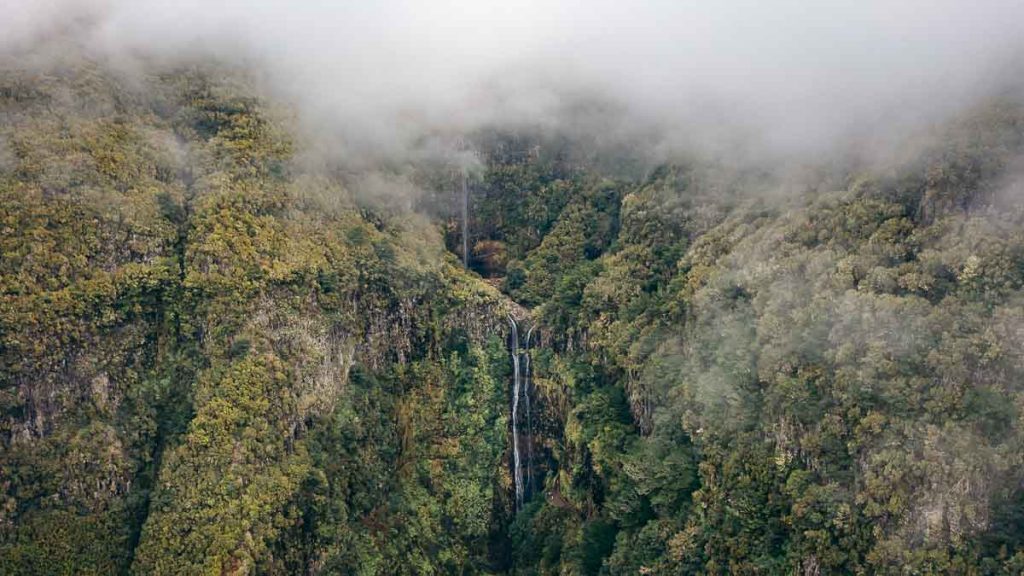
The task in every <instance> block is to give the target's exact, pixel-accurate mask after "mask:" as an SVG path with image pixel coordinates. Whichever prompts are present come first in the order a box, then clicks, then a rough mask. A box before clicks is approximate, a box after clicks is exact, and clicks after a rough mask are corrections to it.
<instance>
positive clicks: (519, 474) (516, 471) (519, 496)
mask: <svg viewBox="0 0 1024 576" xmlns="http://www.w3.org/2000/svg"><path fill="white" fill-rule="evenodd" d="M508 323H509V326H510V327H511V329H512V343H511V353H512V478H513V480H514V481H515V487H516V510H521V509H522V507H523V467H522V462H521V459H520V455H519V394H520V384H521V380H520V377H519V376H520V374H519V326H517V325H516V320H515V318H513V317H512V315H511V314H510V315H509V317H508Z"/></svg>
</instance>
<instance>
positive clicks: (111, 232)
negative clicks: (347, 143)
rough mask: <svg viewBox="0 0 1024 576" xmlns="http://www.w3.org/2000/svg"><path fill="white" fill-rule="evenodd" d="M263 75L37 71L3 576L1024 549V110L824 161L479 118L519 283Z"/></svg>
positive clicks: (12, 297) (973, 117)
mask: <svg viewBox="0 0 1024 576" xmlns="http://www.w3.org/2000/svg"><path fill="white" fill-rule="evenodd" d="M214 78H218V80H216V81H215V80H213V79H214ZM254 94H256V92H255V90H254V89H253V88H252V87H251V86H249V85H248V84H247V82H246V81H245V80H244V79H239V78H238V76H237V75H236V74H235V73H229V72H226V71H223V70H213V71H211V70H177V71H173V72H167V73H164V74H160V75H149V76H144V77H142V78H139V77H133V78H131V79H127V78H122V77H121V76H119V75H117V74H115V73H112V72H109V71H107V70H106V69H105V68H104V67H102V66H100V65H97V64H91V63H82V62H72V63H69V64H67V65H64V66H57V67H55V68H54V69H53V70H51V71H49V72H47V73H45V74H43V73H39V72H29V71H17V70H10V71H6V72H4V73H3V74H2V75H0V112H2V116H0V118H3V122H2V124H0V573H4V574H7V573H10V574H147V575H148V574H365V575H371V574H382V575H384V574H386V575H392V574H396V575H397V574H506V573H507V574H521V575H547V574H551V575H592V574H594V575H596V574H608V575H617V574H622V575H626V574H630V575H633V574H666V575H667V574H697V573H705V574H793V573H799V574H836V573H853V574H951V573H954V574H1019V573H1021V571H1024V507H1022V506H1021V503H1022V502H1024V492H1022V491H1021V486H1024V462H1022V458H1024V456H1022V454H1024V433H1022V426H1021V421H1022V418H1021V410H1022V409H1024V389H1022V388H1021V385H1020V382H1022V381H1024V298H1022V295H1024V234H1022V233H1021V232H1022V230H1024V210H1022V203H1021V200H1022V199H1021V197H1020V186H1019V180H1017V181H1016V184H1015V180H1014V178H1015V177H1016V178H1019V174H1018V172H1019V166H1016V165H1015V164H1014V162H1015V161H1017V159H1018V158H1019V157H1020V155H1021V154H1022V152H1024V110H1022V109H1021V108H1019V107H1018V106H1017V105H1015V104H1013V103H1009V102H1003V101H995V102H989V103H987V104H986V105H985V106H984V107H981V108H979V109H978V110H974V111H972V112H971V113H970V114H968V115H966V116H965V117H963V118H961V119H960V120H959V121H957V122H956V123H954V124H951V125H949V126H946V127H944V128H943V129H942V131H941V132H938V133H936V134H934V135H933V139H932V140H933V142H934V143H933V144H932V145H931V146H930V147H929V148H927V149H926V150H924V151H922V152H921V153H920V154H919V155H917V156H916V157H915V158H913V159H912V160H907V161H903V162H900V163H895V164H894V165H891V166H886V167H879V166H877V165H872V166H868V167H858V166H842V167H836V166H831V167H829V168H828V170H824V169H821V170H818V171H814V170H807V171H806V173H802V174H801V175H800V176H799V178H797V177H788V178H784V177H782V176H780V175H779V174H780V173H781V171H780V170H773V169H771V167H766V168H762V169H755V168H749V167H748V168H744V169H739V168H735V167H731V166H729V165H727V164H725V163H724V162H722V161H712V160H706V159H703V160H699V159H689V160H685V161H684V160H679V161H678V162H677V163H674V164H671V165H666V166H661V167H659V168H657V169H655V170H652V171H651V172H650V173H648V174H647V175H646V176H644V177H643V178H631V177H625V176H622V175H621V174H615V173H613V172H611V171H609V170H605V169H598V168H594V167H593V166H614V165H615V164H616V162H615V159H611V160H608V161H602V162H595V163H588V162H583V161H578V160H570V158H576V157H574V156H573V154H572V152H573V151H572V146H574V144H572V143H571V142H568V141H565V140H560V139H557V138H547V139H545V138H542V137H536V138H534V137H532V136H531V137H527V136H523V135H518V136H515V137H513V136H509V135H504V134H478V135H476V136H475V138H476V139H477V145H478V147H479V148H480V150H481V157H482V158H483V159H484V161H485V162H484V163H485V167H484V169H483V171H482V173H481V174H479V175H477V177H476V178H475V179H474V181H473V185H472V190H473V196H472V199H471V207H472V216H471V224H472V230H473V234H474V237H473V241H474V242H473V243H474V244H475V246H476V247H475V249H474V250H475V254H476V257H475V259H474V262H473V264H474V266H475V267H476V269H477V270H479V271H481V272H483V273H484V275H487V276H492V280H496V282H495V283H500V285H501V287H502V290H503V291H504V293H505V295H502V294H501V293H499V291H498V290H496V289H494V288H492V287H491V286H489V285H487V284H486V283H485V282H483V281H481V279H480V278H479V277H478V276H476V275H474V274H473V273H471V272H470V273H467V272H466V271H464V270H462V269H461V268H460V266H459V263H458V260H457V258H456V257H455V256H454V255H453V254H450V253H447V252H445V251H444V249H443V248H444V245H445V244H446V243H447V244H448V246H449V247H450V248H455V247H456V246H459V245H460V241H461V238H460V237H459V236H458V234H459V229H460V228H459V227H458V226H456V225H453V218H452V217H451V215H452V214H453V213H454V214H457V210H454V209H453V208H452V207H451V206H448V205H447V199H446V198H444V197H443V193H440V192H439V193H438V194H439V198H440V200H438V199H436V198H435V199H433V200H434V201H433V202H429V201H423V202H422V204H423V205H424V207H425V209H426V210H427V211H429V212H430V213H431V214H432V217H433V218H434V219H435V221H428V220H427V219H426V218H425V217H423V216H419V215H413V214H407V213H403V212H401V211H399V210H384V209H380V208H379V207H378V208H373V207H369V206H367V205H366V204H364V203H361V202H359V201H357V199H355V198H353V197H352V196H351V195H350V193H349V192H348V190H347V189H346V187H345V185H344V182H342V181H341V180H339V179H338V178H336V177H333V176H331V175H329V174H324V173H317V172H315V171H310V170H306V169H303V168H301V167H300V166H302V165H303V164H302V163H301V162H298V161H296V154H297V151H298V150H301V149H302V147H303V144H302V143H301V142H297V141H295V138H296V136H295V135H294V134H292V133H291V132H290V131H289V130H287V129H286V126H287V115H286V114H285V113H284V112H282V111H280V110H277V109H275V108H273V107H272V106H270V105H269V104H268V103H267V102H266V101H265V100H262V99H260V98H257V97H254V96H253V95H254ZM579 157H580V158H585V157H586V155H585V154H582V155H580V156H579ZM588 166H591V167H590V168H588ZM420 169H421V171H422V173H420V174H417V176H418V177H420V178H421V180H422V181H423V182H442V181H444V180H445V178H444V177H443V176H438V174H436V173H434V172H432V171H431V169H430V168H424V167H420ZM427 200H430V199H429V198H428V199H427ZM442 204H444V206H442ZM509 298H511V299H512V300H514V301H516V302H518V303H519V304H521V305H523V306H526V307H528V308H530V309H531V314H532V321H533V322H534V323H535V324H536V330H537V332H536V333H537V334H539V337H536V336H535V340H534V342H535V343H536V342H540V344H539V345H536V346H534V347H533V348H532V351H531V363H532V374H533V385H534V388H535V389H534V392H533V396H532V398H533V409H534V413H533V421H532V429H531V434H530V435H529V441H530V442H531V443H532V444H531V445H532V446H533V448H534V450H533V454H534V458H533V465H532V467H531V469H530V470H529V473H530V476H531V478H532V482H533V484H534V487H535V491H534V493H533V497H532V499H530V500H529V501H528V502H527V504H526V506H525V508H524V509H523V510H521V511H518V512H515V511H514V510H513V499H512V480H511V477H510V474H509V469H508V468H509V464H508V459H509V454H508V450H509V444H510V438H509V420H508V419H509V406H508V398H509V391H508V386H509V380H510V371H511V367H510V366H509V358H508V350H507V348H506V342H505V335H506V333H505V330H506V329H507V328H506V319H505V313H506V312H507V311H508V310H509V309H510V308H511V306H510V303H509V302H508V299H509Z"/></svg>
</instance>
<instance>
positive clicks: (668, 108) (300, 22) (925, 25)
mask: <svg viewBox="0 0 1024 576" xmlns="http://www.w3.org/2000/svg"><path fill="white" fill-rule="evenodd" d="M4 4H5V6H4V9H3V15H4V18H3V19H2V20H0V50H3V51H8V52H11V53H16V52H18V51H20V52H22V53H24V52H25V51H26V50H28V51H32V50H40V49H41V48H40V46H45V45H46V44H48V43H52V42H54V38H57V37H59V35H60V34H64V35H68V34H73V35H76V36H77V37H78V38H80V40H81V41H82V42H83V43H84V44H85V45H87V46H89V47H90V49H91V50H94V51H96V53H97V54H112V55H118V56H125V55H145V56H149V57H154V56H155V57H161V58H172V59H173V58H182V57H196V56H200V57H201V56H206V55H215V56H217V57H219V58H222V59H226V60H228V61H230V62H234V63H239V64H245V65H251V66H255V67H257V68H259V69H260V71H261V72H262V73H264V74H265V75H266V76H267V78H269V79H270V84H271V86H272V87H274V88H275V89H276V90H277V91H278V92H279V93H280V94H281V95H283V96H287V97H289V98H291V99H293V101H294V102H295V103H296V104H297V109H299V111H300V114H301V116H302V118H303V119H304V120H306V122H307V123H308V124H309V125H312V126H318V127H321V128H323V129H324V130H326V131H329V132H331V133H333V134H334V135H336V136H338V137H340V138H342V140H343V141H344V142H346V143H347V144H348V145H349V146H352V147H354V148H359V147H362V148H367V149H368V148H373V149H377V150H385V151H386V150H389V149H395V150H398V149H401V148H402V147H404V146H406V145H407V144H408V142H409V141H412V140H414V139H416V138H417V137H418V136H420V135H422V134H424V133H427V132H430V131H435V130H452V131H460V130H470V129H473V128H476V127H479V126H482V125H488V124H495V123H519V122H527V123H536V124H547V125H556V126H557V125H560V124H564V123H567V122H571V121H573V120H572V118H573V117H572V115H571V114H570V113H569V111H571V110H573V109H574V107H575V106H578V105H579V104H580V103H581V102H590V103H601V104H604V105H608V106H610V109H615V110H618V111H619V113H620V118H619V119H620V120H621V121H622V122H624V123H625V124H627V125H629V126H632V127H635V128H637V129H641V128H643V129H648V128H650V129H657V131H658V132H659V134H660V137H661V138H664V139H665V140H666V141H668V142H670V143H672V142H674V143H678V144H681V145H683V146H686V145H700V142H702V141H704V142H718V143H719V144H721V142H723V141H727V139H726V138H723V135H725V134H729V135H736V134H742V135H743V136H744V137H745V138H748V139H749V140H750V141H752V142H755V143H756V145H758V146H763V147H765V148H766V149H772V150H777V151H795V152H806V151H810V150H814V149H816V148H819V147H821V146H825V145H828V144H829V143H831V142H834V141H836V140H837V139H839V138H841V137H845V136H847V135H849V134H850V133H857V132H865V131H872V130H884V129H886V128H887V127H893V126H903V125H915V124H919V123H921V122H930V121H934V120H936V119H941V118H942V117H944V116H945V115H947V114H949V113H951V112H954V111H956V110H957V109H959V108H961V107H963V106H966V105H969V104H970V103H971V102H973V101H974V100H975V99H976V98H978V97H979V96H981V95H983V94H987V93H989V91H990V90H992V89H994V88H996V87H999V86H1000V85H1001V84H1002V83H1004V82H1005V81H1007V80H1008V79H1010V78H1012V77H1014V76H1017V74H1016V73H1017V72H1019V71H1020V70H1021V68H1020V67H1019V66H1017V64H1019V62H1020V59H1019V58H1018V55H1019V54H1020V53H1021V48H1022V46H1024V1H1020V0H1014V1H1011V0H1006V1H995V0H991V1H985V0H981V1H959V2H951V1H944V0H929V1H926V0H887V1H881V0H858V1H850V2H827V1H823V2H808V1H803V2H797V1H792V0H780V1H761V2H739V1H725V2H706V1H705V2H686V1H674V2H671V1H665V2H658V1H646V2H645V1H623V0H619V1H615V2H610V1H604V0H592V1H588V2H582V1H581V2H570V1H546V2H541V1H505V2H493V1H489V0H458V1H434V2H426V1H383V0H377V1H359V2H355V1H354V2H327V1H305V2H300V1H296V0H293V1H284V0H247V1H230V2H227V1H226V2H219V3H216V2H211V1H209V0H206V1H199V0H175V1H156V0H130V1H129V0H125V1H120V0H95V1H88V2H86V1H73V0H7V2H5V3H4ZM68 30H71V31H72V32H68ZM602 109H606V108H602ZM576 120H577V121H578V118H577V119H576Z"/></svg>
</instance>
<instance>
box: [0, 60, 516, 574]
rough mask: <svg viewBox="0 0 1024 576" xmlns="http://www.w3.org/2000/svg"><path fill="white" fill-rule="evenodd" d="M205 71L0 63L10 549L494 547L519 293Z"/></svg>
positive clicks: (51, 567) (162, 554) (166, 555)
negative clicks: (407, 541) (317, 166)
mask: <svg viewBox="0 0 1024 576" xmlns="http://www.w3.org/2000/svg"><path fill="white" fill-rule="evenodd" d="M214 77H220V78H223V77H224V76H223V75H222V74H206V73H201V72H195V71H191V72H189V71H186V72H174V73H167V74H164V75H154V76H146V77H142V78H139V77H133V78H130V79H129V78H124V77H120V76H118V75H116V74H112V73H109V72H107V71H105V70H104V69H103V68H102V67H101V66H98V65H93V64H88V63H85V64H83V63H81V62H76V63H73V64H72V65H68V66H66V67H63V68H62V67H59V66H58V67H54V68H53V69H50V70H48V71H46V72H39V71H32V72H29V71H17V70H9V71H5V72H4V73H3V75H2V77H0V119H2V123H0V250H2V258H0V304H2V305H0V362H2V365H0V504H2V505H0V572H4V573H19V574H28V573H40V574H43V573H45V574H53V573H61V572H64V573H96V574H112V573H122V572H126V571H128V570H129V569H131V570H134V571H135V572H137V573H140V574H158V573H168V572H174V573H182V572H185V573H191V572H199V571H203V572H204V573H211V572H213V573H219V572H223V573H250V572H252V571H253V570H257V569H258V570H259V571H261V572H281V573H296V572H300V571H301V572H306V571H309V570H313V569H314V568H316V567H321V568H322V567H324V566H328V565H330V566H334V567H335V568H336V569H345V568H346V567H353V566H358V565H360V563H362V562H369V561H372V562H376V563H377V564H378V565H379V566H380V567H381V569H384V570H385V571H388V572H392V573H397V569H396V570H391V569H389V568H388V567H389V566H398V565H399V564H400V563H407V562H408V561H410V559H412V560H413V561H414V562H418V563H419V564H418V565H419V567H420V568H423V567H427V566H438V567H444V566H455V565H458V564H460V563H465V562H469V561H470V560H471V559H472V558H477V561H479V562H485V561H486V560H487V558H486V557H487V541H488V538H489V534H488V531H487V527H488V526H490V525H491V524H492V522H491V516H492V514H493V513H496V512H494V510H500V509H501V507H502V505H503V504H502V502H503V501H504V500H505V494H504V492H503V490H504V489H505V488H504V487H503V483H505V482H507V480H506V478H507V473H504V472H502V467H501V458H502V452H503V450H504V436H505V426H504V422H505V420H504V419H505V415H504V414H503V411H502V408H503V406H504V398H503V396H502V394H503V392H502V391H503V387H502V385H501V382H502V381H503V380H502V379H503V374H504V371H505V370H507V368H506V360H505V358H506V356H505V352H504V344H503V336H502V334H503V330H504V323H503V319H504V314H503V313H502V312H501V311H502V310H503V308H504V307H505V306H506V305H505V304H503V303H502V301H501V300H500V298H499V297H498V295H497V293H496V292H495V291H494V290H493V289H491V288H490V287H488V286H485V285H483V284H482V283H478V282H477V281H474V280H472V279H471V278H470V277H469V276H468V275H466V274H464V273H463V272H462V271H461V269H460V268H459V267H458V266H457V264H456V263H455V262H454V260H453V259H452V258H450V257H446V256H445V255H444V254H442V253H441V251H440V250H437V251H435V253H431V254H429V258H424V257H423V253H422V250H423V249H422V245H424V244H426V245H435V246H440V241H439V240H435V239H432V238H429V237H428V238H420V237H417V234H421V233H422V230H423V227H421V226H420V227H417V225H416V223H415V222H410V221H402V220H400V219H395V220H393V221H390V222H386V223H383V224H380V223H378V224H370V223H368V222H367V221H366V220H364V219H363V218H362V216H361V215H360V212H359V210H358V209H357V208H356V207H355V205H354V204H353V203H352V202H351V200H350V199H347V195H346V192H345V190H344V189H343V188H342V187H341V186H340V185H339V184H338V183H336V182H333V181H331V180H330V179H329V178H326V177H323V176H316V175H305V174H300V173H298V172H297V171H296V170H295V168H294V167H293V165H292V163H291V155H292V150H293V148H294V146H293V144H292V142H291V141H290V139H289V137H288V136H287V134H286V132H285V131H284V130H283V129H282V128H281V125H280V124H279V123H278V122H277V121H276V120H275V117H274V113H273V111H272V110H271V109H269V108H267V107H266V106H265V105H264V104H263V103H261V102H260V101H258V100H255V99H252V98H250V97H249V96H248V94H249V92H248V91H247V90H246V89H245V87H244V86H243V85H241V84H239V83H238V82H236V81H235V80H220V81H214V80H212V78H214ZM227 77H228V78H233V77H232V76H230V75H228V76H227ZM328 200H329V202H328ZM339 206H340V207H339ZM459 410H466V411H469V413H460V412H459ZM481 438H482V439H484V442H479V440H480V439H481ZM425 455H426V456H425ZM411 511H419V512H417V514H418V516H419V520H416V519H415V518H407V516H408V515H409V514H411V513H412V512H411ZM442 524H445V525H448V526H449V527H450V529H449V530H446V531H445V533H443V534H442V533H438V532H436V527H437V526H441V525H442ZM427 527H430V528H429V529H430V530H432V531H434V532H433V533H425V532H422V530H427ZM389 530H410V531H416V530H421V532H420V533H417V538H416V539H415V543H414V544H412V546H413V549H402V550H398V549H396V550H387V549H386V546H385V545H384V543H383V542H381V541H378V540H379V539H381V538H383V539H385V540H386V539H387V538H388V534H390V532H389ZM442 539H443V540H445V542H446V543H445V544H444V545H441V544H440V543H439V542H440V540H442ZM459 547H461V549H463V550H464V554H463V555H462V556H456V557H450V556H448V557H446V556H443V555H442V556H439V555H438V550H447V549H451V548H459ZM381 550H383V552H381ZM438 569H441V568H438Z"/></svg>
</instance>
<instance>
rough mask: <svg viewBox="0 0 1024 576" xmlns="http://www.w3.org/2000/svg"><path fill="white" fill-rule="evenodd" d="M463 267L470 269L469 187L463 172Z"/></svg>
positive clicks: (463, 171)
mask: <svg viewBox="0 0 1024 576" xmlns="http://www.w3.org/2000/svg"><path fill="white" fill-rule="evenodd" d="M462 266H463V268H469V186H468V185H467V184H466V170H465V169H463V170H462Z"/></svg>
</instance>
